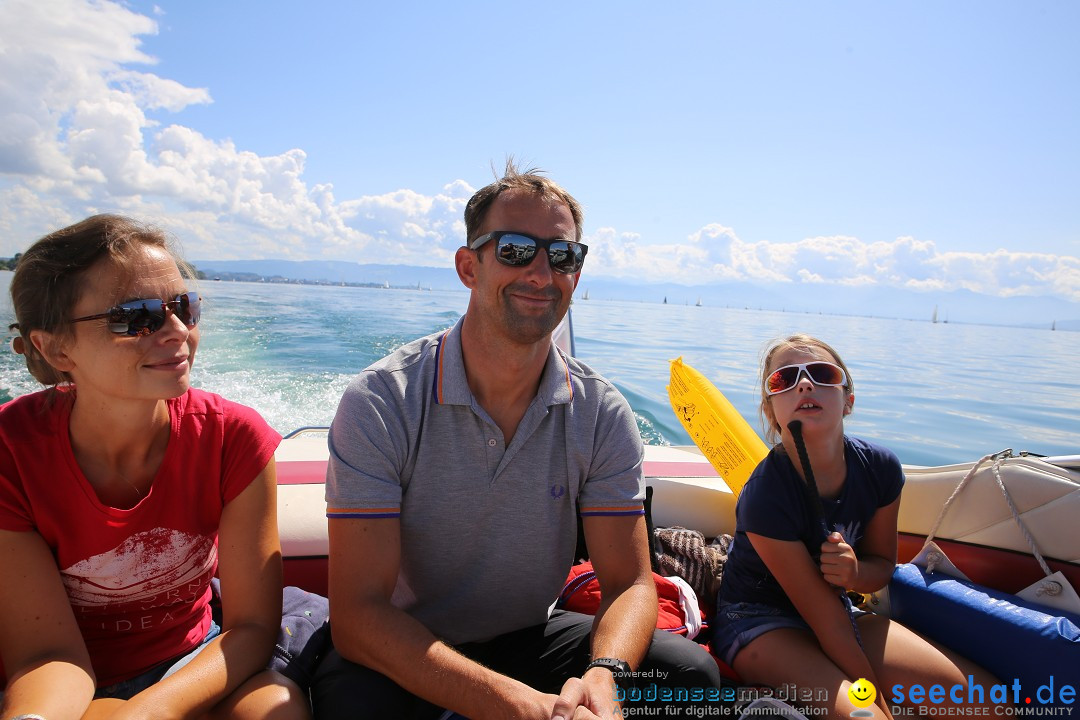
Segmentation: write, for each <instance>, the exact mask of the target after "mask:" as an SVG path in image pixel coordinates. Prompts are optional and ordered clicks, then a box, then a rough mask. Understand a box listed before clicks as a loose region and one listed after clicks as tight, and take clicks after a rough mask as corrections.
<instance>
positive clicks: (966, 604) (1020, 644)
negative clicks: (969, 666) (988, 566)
mask: <svg viewBox="0 0 1080 720" xmlns="http://www.w3.org/2000/svg"><path fill="white" fill-rule="evenodd" d="M889 602H890V603H891V606H892V609H891V617H892V618H893V619H894V620H898V621H900V622H901V623H903V624H904V625H906V626H907V627H909V628H911V629H912V630H915V631H916V632H918V633H920V634H922V635H925V636H926V637H929V638H931V639H933V640H936V641H938V642H940V643H942V644H943V645H947V646H948V647H950V648H952V649H953V650H955V651H956V652H958V653H960V654H961V655H963V656H965V657H967V658H969V659H970V660H973V661H974V662H976V663H978V664H979V665H981V666H982V667H984V668H986V669H987V670H988V671H990V672H991V673H993V674H994V675H995V676H997V678H998V679H999V680H1000V681H1001V682H1002V683H1004V684H1005V685H1007V686H1009V687H1010V691H1009V692H1010V694H1011V693H1012V690H1011V688H1012V685H1013V682H1014V680H1019V682H1020V687H1021V694H1020V703H1021V704H1026V703H1025V702H1024V701H1025V698H1028V697H1030V698H1031V704H1032V705H1035V704H1040V705H1049V706H1064V705H1063V704H1062V702H1061V693H1060V690H1061V688H1062V686H1063V685H1065V684H1068V683H1072V682H1075V676H1074V670H1069V668H1073V669H1075V668H1076V667H1078V666H1080V665H1078V663H1080V616H1077V615H1073V614H1071V613H1066V612H1063V611H1058V610H1053V609H1051V608H1048V607H1045V606H1040V605H1036V604H1034V603H1031V602H1028V601H1026V600H1022V599H1020V598H1018V597H1017V596H1015V595H1011V594H1009V593H1006V592H1002V591H1000V590H993V589H991V588H987V587H983V586H981V585H977V584H975V583H973V582H970V581H966V580H958V579H956V578H953V577H949V576H947V575H943V574H941V573H926V572H924V571H923V570H922V568H920V567H918V566H916V565H913V564H911V563H905V564H902V565H897V566H896V571H895V572H894V573H893V576H892V581H891V582H890V583H889ZM1047 686H1050V687H1052V688H1053V689H1052V690H1048V687H1047ZM1040 688H1041V690H1040ZM987 691H989V689H987ZM1046 700H1050V702H1046Z"/></svg>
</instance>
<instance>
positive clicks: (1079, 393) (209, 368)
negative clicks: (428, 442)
mask: <svg viewBox="0 0 1080 720" xmlns="http://www.w3.org/2000/svg"><path fill="white" fill-rule="evenodd" d="M10 277H11V273H8V272H0V290H2V292H3V300H2V301H0V315H2V317H4V318H10V317H11V310H10V301H9V300H8V299H7V284H8V282H9V281H10ZM200 291H201V293H202V295H203V296H204V298H205V310H204V313H203V322H202V325H201V328H202V340H201V343H200V346H199V351H198V356H197V360H196V363H195V370H194V373H193V379H194V384H195V385H196V386H197V387H201V388H204V389H207V390H212V391H214V392H217V393H220V394H222V395H224V396H226V397H228V398H230V399H233V400H236V401H238V402H242V403H244V404H247V405H250V406H252V407H254V408H255V409H257V410H258V411H259V412H261V413H262V414H263V416H264V417H266V418H267V420H268V421H269V422H270V424H271V425H273V426H274V427H275V428H276V429H277V430H279V431H280V432H282V433H286V432H288V431H290V430H292V429H294V428H297V427H300V426H303V425H326V424H328V423H329V422H330V420H331V419H332V418H333V416H334V411H335V409H336V407H337V402H338V399H339V398H340V396H341V393H342V391H343V390H344V388H345V386H346V384H347V383H348V381H349V379H350V378H351V377H352V376H353V375H355V374H356V373H357V372H358V371H359V370H361V369H362V368H364V367H365V366H367V365H368V364H370V363H372V362H374V361H375V360H377V359H379V358H380V357H382V356H384V355H386V354H387V353H389V352H391V351H392V350H394V349H395V348H396V347H398V346H399V345H401V344H403V343H405V342H407V341H409V340H411V339H413V338H415V337H419V336H421V335H426V334H428V333H432V332H436V331H438V330H442V329H444V328H447V327H449V326H450V325H452V324H453V323H454V322H455V321H456V320H457V319H458V317H460V315H461V313H463V312H464V311H465V308H466V305H467V303H468V295H467V294H466V293H465V292H447V291H425V290H401V289H373V288H353V287H325V286H312V285H279V284H260V283H233V282H213V281H206V282H204V283H203V284H202V286H201V288H200ZM732 304H733V305H735V304H738V298H732ZM4 322H5V323H7V322H11V320H10V319H5V320H4ZM573 323H574V329H575V333H576V338H577V354H578V356H579V357H580V358H581V359H582V360H584V361H585V362H586V363H588V364H589V365H591V366H592V367H593V368H594V369H596V370H598V371H599V372H601V373H602V374H604V375H606V376H607V377H608V378H609V379H610V380H612V381H613V382H614V383H615V385H616V386H617V387H618V388H619V389H620V390H621V391H622V393H623V394H624V395H625V396H626V398H627V400H629V402H630V404H631V406H632V407H633V408H634V411H635V413H636V415H637V418H638V424H639V426H640V427H641V432H642V436H643V437H644V438H645V441H646V442H649V443H654V444H668V443H670V444H675V445H679V444H689V443H690V439H689V437H688V436H687V435H686V433H685V432H684V431H683V429H682V426H681V425H680V424H679V421H678V419H677V418H676V417H675V414H674V413H673V412H672V410H671V406H670V404H669V402H668V399H667V391H666V385H667V380H668V372H669V365H668V363H669V361H670V360H672V359H674V358H676V357H678V356H680V355H681V356H682V357H683V359H684V361H685V362H686V363H687V364H689V365H692V366H694V367H695V368H697V369H698V370H700V371H701V372H703V373H704V374H705V375H706V376H707V377H709V378H710V379H711V380H712V381H713V382H714V383H715V384H716V385H717V387H718V388H720V390H721V391H722V392H723V393H724V394H725V395H726V396H727V398H728V399H729V400H731V402H732V403H733V404H734V405H735V407H736V408H737V409H738V410H739V412H740V413H742V415H743V416H744V417H745V418H747V420H749V421H750V422H751V424H752V425H753V426H754V427H755V428H759V429H760V422H759V420H758V416H757V399H758V398H757V382H758V380H757V374H758V370H757V368H758V362H759V357H760V354H761V351H762V350H763V349H764V347H765V345H766V344H767V342H768V341H769V340H771V339H773V338H775V337H777V336H779V335H782V334H788V333H791V332H808V333H810V334H812V335H816V336H818V337H821V338H822V339H824V340H826V341H827V342H829V343H830V344H832V345H833V346H834V347H835V348H836V349H837V350H838V351H839V352H840V353H841V355H842V356H843V357H844V360H845V362H846V363H847V364H848V366H849V367H850V368H851V373H852V376H853V379H854V381H855V391H856V402H855V412H854V414H852V415H851V416H850V417H849V418H848V420H847V430H848V432H849V433H850V434H852V435H858V436H860V437H864V438H867V439H870V440H874V441H877V442H880V443H882V444H884V445H886V446H888V447H890V448H892V449H893V450H894V451H895V452H896V453H897V455H899V457H900V459H901V460H902V461H903V462H905V463H910V464H918V465H938V464H945V463H952V462H963V461H968V460H974V459H977V458H979V457H981V456H982V455H985V454H986V453H989V452H994V451H997V450H1001V449H1003V448H1006V447H1012V448H1014V449H1016V450H1017V451H1019V450H1029V451H1031V452H1036V453H1040V454H1045V455H1066V454H1076V453H1080V372H1078V370H1080V362H1078V360H1077V358H1078V357H1080V333H1077V332H1061V331H1057V332H1052V331H1050V330H1032V329H1018V328H1002V327H992V326H976V325H957V324H945V323H938V324H932V323H930V322H929V321H927V322H914V321H909V320H891V319H881V318H870V317H847V316H828V315H808V314H799V313H792V312H786V313H784V312H765V311H755V310H743V309H732V308H719V307H707V306H706V307H693V306H685V305H658V304H645V303H634V302H621V301H619V302H616V301H604V300H596V299H591V300H580V299H579V300H576V301H575V302H574V306H573ZM38 388H39V386H38V385H37V384H36V382H35V381H34V380H33V379H32V378H31V377H30V375H29V373H27V372H26V369H25V366H24V365H23V364H22V359H21V358H20V357H19V356H16V355H14V354H13V353H10V352H2V353H0V394H2V397H3V398H10V397H14V396H17V395H21V394H24V393H28V392H33V391H34V390H37V389H38Z"/></svg>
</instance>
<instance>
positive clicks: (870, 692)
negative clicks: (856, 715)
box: [847, 678, 877, 708]
mask: <svg viewBox="0 0 1080 720" xmlns="http://www.w3.org/2000/svg"><path fill="white" fill-rule="evenodd" d="M847 695H848V699H849V700H851V704H852V705H854V706H855V707H857V708H866V707H870V706H871V705H873V704H874V700H876V699H877V688H875V687H874V683H872V682H870V681H869V680H867V679H866V678H859V679H858V680H856V681H855V682H853V683H852V684H851V686H850V687H849V688H848V691H847Z"/></svg>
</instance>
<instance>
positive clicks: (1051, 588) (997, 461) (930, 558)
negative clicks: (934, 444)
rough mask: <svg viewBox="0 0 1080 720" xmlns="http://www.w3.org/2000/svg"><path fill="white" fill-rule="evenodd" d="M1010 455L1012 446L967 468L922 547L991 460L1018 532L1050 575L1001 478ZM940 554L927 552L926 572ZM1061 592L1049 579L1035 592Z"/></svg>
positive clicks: (992, 468) (1048, 574) (1052, 594)
mask: <svg viewBox="0 0 1080 720" xmlns="http://www.w3.org/2000/svg"><path fill="white" fill-rule="evenodd" d="M1011 457H1013V454H1012V448H1007V449H1005V450H1002V451H1001V452H997V453H993V454H990V455H986V456H984V457H982V458H980V459H979V461H978V462H976V463H975V464H974V465H972V467H971V469H970V470H968V472H967V475H965V476H964V479H963V480H961V481H960V482H959V483H957V485H956V489H954V490H953V491H952V495H950V496H949V499H948V500H946V501H945V504H944V505H943V506H942V508H941V512H940V513H939V514H938V517H937V520H935V521H934V526H933V527H932V528H930V532H929V534H927V536H926V542H925V543H924V545H923V547H926V545H929V544H930V543H932V542H933V541H934V536H935V535H936V534H937V531H938V528H939V527H941V523H942V521H943V520H944V519H945V514H946V513H947V512H948V511H949V506H950V505H952V503H953V500H955V499H956V497H957V496H958V495H959V494H960V491H961V490H963V489H964V487H965V486H966V485H967V484H968V481H969V480H971V478H973V477H975V473H976V472H978V470H979V468H980V467H982V465H983V463H986V462H989V461H991V460H992V461H993V463H994V464H993V465H991V466H990V470H991V471H992V472H993V474H994V479H995V480H996V481H997V486H998V488H999V489H1000V490H1001V494H1002V495H1004V496H1005V502H1006V503H1007V504H1008V506H1009V510H1010V511H1011V512H1012V516H1013V520H1015V521H1016V525H1017V527H1019V528H1020V532H1021V534H1023V536H1024V539H1025V540H1027V543H1028V546H1029V547H1030V548H1031V554H1032V555H1034V556H1035V560H1037V561H1038V563H1039V567H1040V568H1042V571H1043V574H1044V575H1046V576H1047V577H1050V576H1051V575H1052V574H1053V572H1052V571H1051V570H1050V566H1049V565H1047V564H1046V560H1044V559H1043V556H1042V553H1040V552H1039V548H1038V546H1037V545H1036V544H1035V538H1033V537H1032V536H1031V532H1029V531H1028V529H1027V525H1025V524H1024V521H1023V520H1021V519H1020V510H1019V509H1018V508H1017V507H1016V503H1014V502H1013V499H1012V495H1010V494H1009V490H1008V488H1006V487H1005V481H1004V480H1003V479H1002V478H1001V466H1002V465H1003V464H1004V463H1005V461H1006V460H1008V459H1009V458H1011ZM940 555H941V554H940V553H938V552H930V553H928V554H927V568H926V570H927V572H934V568H935V567H937V564H938V563H939V562H940V561H941V560H942V559H943V558H942V557H941V556H940ZM1061 592H1062V587H1061V584H1060V583H1058V582H1055V581H1053V580H1051V581H1049V582H1043V583H1042V584H1041V585H1040V586H1039V589H1038V590H1037V591H1036V594H1037V595H1050V596H1054V595H1060V594H1061Z"/></svg>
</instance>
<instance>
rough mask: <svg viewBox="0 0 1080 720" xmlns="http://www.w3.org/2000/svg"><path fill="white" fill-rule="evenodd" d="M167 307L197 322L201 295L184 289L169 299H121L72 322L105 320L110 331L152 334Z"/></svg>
mask: <svg viewBox="0 0 1080 720" xmlns="http://www.w3.org/2000/svg"><path fill="white" fill-rule="evenodd" d="M166 310H171V311H172V313H173V314H174V315H176V317H178V318H180V322H182V323H184V324H185V325H187V326H188V327H195V326H196V325H198V324H199V317H200V316H201V315H202V298H200V297H199V294H198V293H194V292H186V293H183V294H182V295H177V296H176V297H174V298H173V299H172V300H161V299H160V298H148V299H146V300H132V301H131V302H126V303H120V304H119V305H116V306H115V307H111V308H109V309H108V310H106V311H105V312H103V313H99V314H97V315H87V316H86V317H81V318H75V319H74V320H72V321H71V322H83V321H84V320H106V321H108V324H107V325H106V327H107V328H108V330H109V332H113V333H116V334H117V335H151V334H153V333H156V332H157V331H158V330H160V329H161V328H162V326H164V325H165V318H166V317H167V314H166Z"/></svg>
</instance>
